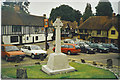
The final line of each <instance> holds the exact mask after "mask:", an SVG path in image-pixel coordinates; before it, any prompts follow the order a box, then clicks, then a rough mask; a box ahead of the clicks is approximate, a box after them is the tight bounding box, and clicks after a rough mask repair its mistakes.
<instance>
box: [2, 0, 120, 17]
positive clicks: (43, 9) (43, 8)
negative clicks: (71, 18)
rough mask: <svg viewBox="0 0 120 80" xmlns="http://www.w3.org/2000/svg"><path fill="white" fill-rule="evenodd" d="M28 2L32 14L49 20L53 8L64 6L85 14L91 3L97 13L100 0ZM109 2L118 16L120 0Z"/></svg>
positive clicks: (35, 0)
mask: <svg viewBox="0 0 120 80" xmlns="http://www.w3.org/2000/svg"><path fill="white" fill-rule="evenodd" d="M2 1H5V0H2ZM14 1H15V0H14ZM20 1H26V0H20ZM28 1H29V2H30V5H29V12H30V14H32V15H36V16H43V14H46V16H47V18H49V16H50V12H51V10H52V8H56V7H59V6H60V5H63V4H65V5H69V6H70V7H72V8H73V9H76V10H79V11H80V12H81V13H82V14H83V13H84V11H85V8H86V4H87V3H90V4H91V7H92V11H93V13H96V9H95V7H96V6H97V5H98V2H99V0H84V1H83V0H28ZM101 1H103V0H101ZM109 1H110V2H111V5H112V8H113V12H114V13H117V14H118V2H119V1H120V0H109Z"/></svg>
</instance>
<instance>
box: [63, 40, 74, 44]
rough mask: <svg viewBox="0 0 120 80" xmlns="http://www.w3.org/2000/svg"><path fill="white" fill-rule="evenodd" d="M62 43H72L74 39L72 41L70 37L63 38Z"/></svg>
mask: <svg viewBox="0 0 120 80" xmlns="http://www.w3.org/2000/svg"><path fill="white" fill-rule="evenodd" d="M64 43H71V44H74V41H73V40H72V39H65V40H64Z"/></svg>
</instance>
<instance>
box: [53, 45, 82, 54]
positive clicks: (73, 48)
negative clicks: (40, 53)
mask: <svg viewBox="0 0 120 80" xmlns="http://www.w3.org/2000/svg"><path fill="white" fill-rule="evenodd" d="M53 51H54V52H55V47H54V48H53ZM80 51H81V50H80V47H79V46H78V45H75V44H64V45H62V46H61V52H62V53H67V54H68V55H70V54H76V53H79V52H80Z"/></svg>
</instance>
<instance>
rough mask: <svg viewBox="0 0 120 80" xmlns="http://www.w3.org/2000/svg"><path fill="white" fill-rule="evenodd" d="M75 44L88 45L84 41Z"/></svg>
mask: <svg viewBox="0 0 120 80" xmlns="http://www.w3.org/2000/svg"><path fill="white" fill-rule="evenodd" d="M75 44H76V45H78V46H84V45H87V44H86V43H85V42H84V41H76V42H75Z"/></svg>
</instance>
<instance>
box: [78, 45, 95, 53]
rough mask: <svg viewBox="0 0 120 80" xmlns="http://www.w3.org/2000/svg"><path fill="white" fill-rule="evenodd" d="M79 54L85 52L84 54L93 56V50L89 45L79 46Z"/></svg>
mask: <svg viewBox="0 0 120 80" xmlns="http://www.w3.org/2000/svg"><path fill="white" fill-rule="evenodd" d="M80 49H81V52H85V53H87V54H88V53H93V54H95V49H94V48H91V47H90V46H89V45H87V44H85V45H82V46H80Z"/></svg>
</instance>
